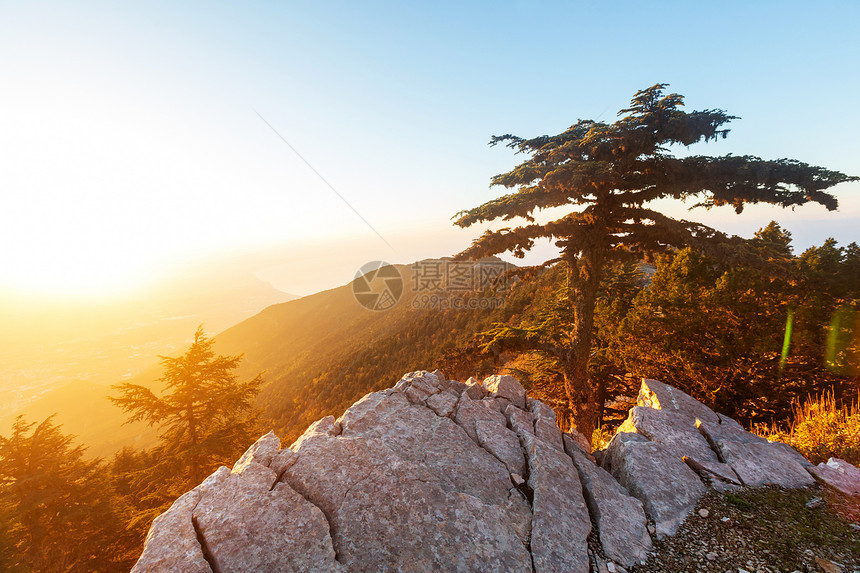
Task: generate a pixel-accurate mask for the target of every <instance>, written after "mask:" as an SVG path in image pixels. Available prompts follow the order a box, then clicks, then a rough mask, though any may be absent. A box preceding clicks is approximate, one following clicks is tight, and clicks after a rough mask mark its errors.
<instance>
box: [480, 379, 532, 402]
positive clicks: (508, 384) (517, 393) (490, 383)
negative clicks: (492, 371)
mask: <svg viewBox="0 0 860 573" xmlns="http://www.w3.org/2000/svg"><path fill="white" fill-rule="evenodd" d="M484 389H485V390H486V391H487V394H489V395H490V396H494V397H500V398H504V399H506V400H508V401H510V403H511V404H513V405H514V406H516V407H517V408H520V409H525V407H526V391H525V389H524V388H523V385H522V384H520V383H519V381H518V380H517V379H516V378H514V377H513V376H490V377H488V378H485V379H484Z"/></svg>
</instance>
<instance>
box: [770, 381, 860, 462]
mask: <svg viewBox="0 0 860 573" xmlns="http://www.w3.org/2000/svg"><path fill="white" fill-rule="evenodd" d="M756 433H757V434H759V435H761V436H764V437H766V438H768V439H770V440H779V441H781V442H785V443H786V444H788V445H790V446H791V447H793V448H794V449H796V450H797V451H798V452H800V453H801V454H803V455H804V456H805V457H806V458H807V459H808V460H809V461H811V462H812V463H814V464H817V463H820V462H826V461H827V460H828V459H829V458H831V457H835V458H842V459H843V460H846V461H848V462H850V463H852V464H854V465H860V395H858V400H857V401H854V402H851V403H847V404H845V405H843V406H841V407H840V406H839V405H838V404H837V403H836V399H835V398H834V396H833V393H832V392H825V393H824V394H822V395H821V396H811V397H809V398H808V399H807V400H806V402H804V403H803V405H801V404H800V402H799V401H797V402H795V404H794V420H793V421H792V423H791V425H790V426H789V427H788V429H787V430H786V429H785V428H779V427H776V426H771V427H759V428H756Z"/></svg>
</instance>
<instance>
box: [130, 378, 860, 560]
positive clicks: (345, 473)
mask: <svg viewBox="0 0 860 573" xmlns="http://www.w3.org/2000/svg"><path fill="white" fill-rule="evenodd" d="M621 430H622V431H619V433H617V434H616V435H615V437H614V438H613V440H612V441H611V442H610V444H609V446H608V447H607V449H606V450H605V451H602V452H595V453H594V456H592V454H591V452H590V445H589V443H588V440H586V439H585V438H584V437H583V436H580V435H576V434H564V433H562V432H561V430H560V429H559V428H558V426H557V424H556V420H555V413H554V412H553V410H552V408H550V407H549V406H547V405H546V404H544V403H542V402H540V401H538V400H535V399H532V398H529V397H528V396H527V395H526V392H525V390H524V389H523V387H522V386H521V385H520V384H519V382H518V381H517V380H516V379H515V378H513V377H511V376H491V377H489V378H487V379H486V380H484V381H483V383H481V382H478V381H477V380H475V379H470V380H469V381H467V383H465V384H464V383H461V382H456V381H449V380H446V379H445V377H444V375H442V373H441V372H439V371H436V372H426V371H417V372H412V373H409V374H407V375H405V376H404V377H403V378H402V379H401V380H400V381H398V382H397V383H396V384H395V385H394V386H393V387H392V388H389V389H387V390H383V391H381V392H373V393H371V394H368V395H366V396H365V397H364V398H362V399H361V400H359V401H358V402H356V403H355V404H353V405H352V406H351V407H350V408H349V409H347V411H346V412H344V414H343V415H342V416H341V417H340V418H338V419H335V418H334V417H333V416H327V417H325V418H323V419H321V420H319V421H317V422H315V423H314V424H312V425H311V426H310V427H308V429H307V430H306V431H305V433H304V434H302V436H300V437H299V438H298V439H297V440H296V441H295V442H294V443H293V444H292V445H291V446H290V447H282V445H281V443H280V440H279V439H278V438H277V437H276V436H275V435H274V434H273V433H271V432H270V433H269V434H266V435H265V436H263V437H262V438H260V439H259V440H258V441H257V442H256V443H255V444H253V445H252V446H251V447H250V448H249V449H248V451H247V452H245V454H244V455H243V456H241V458H240V459H239V460H238V461H237V462H236V463H235V464H234V465H233V468H232V469H230V468H226V467H222V468H219V469H218V470H217V471H216V472H215V473H213V474H212V475H211V476H209V477H208V478H207V479H206V480H205V481H204V482H203V483H202V484H200V485H199V486H197V487H196V488H195V489H193V490H192V491H190V492H188V493H186V494H185V495H183V496H182V497H180V498H179V499H177V500H176V502H175V503H174V504H173V505H172V506H171V507H170V509H168V510H167V511H166V512H165V513H164V514H162V515H161V516H159V517H158V518H157V519H156V520H155V521H154V522H153V524H152V526H151V529H150V532H149V535H148V536H147V539H146V543H145V546H144V550H143V553H142V555H141V557H140V559H139V560H138V562H137V564H136V565H135V567H134V569H133V571H134V573H142V572H153V573H155V572H162V571H163V572H168V571H169V572H174V571H179V572H189V573H197V572H200V573H208V572H213V573H227V572H234V571H236V572H246V571H247V572H252V571H260V572H263V571H331V572H339V571H342V572H352V571H356V572H358V571H416V572H422V571H462V572H467V571H482V572H483V571H500V572H501V571H505V572H507V571H514V572H519V571H522V572H536V573H545V572H546V573H550V572H562V571H564V572H582V573H585V572H587V571H592V570H601V571H602V570H604V569H606V570H622V568H630V567H635V564H636V563H642V562H644V561H645V560H646V558H647V556H648V555H649V554H650V551H651V550H652V547H653V543H652V539H651V535H650V534H649V531H651V532H653V533H654V534H655V535H656V537H657V538H659V539H663V538H666V537H667V536H671V535H673V534H674V533H675V531H677V530H678V528H679V527H680V526H681V525H682V523H684V522H685V519H687V517H688V515H689V514H690V513H691V512H692V510H693V509H694V508H695V506H696V503H697V501H698V500H699V499H700V498H702V496H704V495H705V494H706V492H707V491H708V490H709V489H715V490H717V491H725V490H732V491H735V490H740V489H742V488H743V487H749V486H759V485H768V484H777V485H781V486H783V487H797V486H804V485H809V484H810V483H813V481H812V480H813V477H812V475H810V474H814V475H816V477H818V479H820V480H822V481H827V480H830V481H831V482H833V483H837V482H838V484H839V485H841V486H842V488H843V490H850V491H852V492H856V491H858V489H857V486H856V484H857V483H858V481H857V480H858V478H860V470H857V468H854V467H853V466H850V464H849V465H845V463H844V462H842V461H841V460H838V461H834V462H832V463H830V464H829V465H828V466H826V467H825V466H824V465H822V466H818V467H812V466H811V464H809V463H808V462H806V460H804V459H803V457H802V456H800V454H798V453H797V452H795V451H794V450H792V449H791V448H789V447H788V446H786V445H784V444H775V443H770V442H768V441H767V440H764V439H762V438H759V437H757V436H753V435H752V434H749V433H747V432H746V431H744V430H743V428H742V427H741V426H740V424H738V423H737V422H735V421H734V420H732V419H731V418H728V417H726V416H722V415H720V414H717V413H715V412H713V411H712V410H710V409H709V408H707V407H706V406H705V405H704V404H701V403H700V402H698V401H696V400H694V399H693V398H692V397H690V396H688V395H686V394H684V393H683V392H681V391H679V390H678V389H676V388H673V387H672V386H669V385H668V384H663V383H661V382H657V381H654V380H644V381H643V383H642V390H641V392H640V394H639V398H638V402H637V407H635V408H633V409H632V410H631V412H630V416H629V417H628V419H627V421H626V422H625V423H624V426H622V428H621ZM595 458H597V459H599V460H601V465H600V466H599V465H597V464H596V463H595ZM601 466H602V467H601ZM649 522H650V525H649ZM595 544H596V545H595ZM590 545H591V547H590ZM597 554H599V555H600V556H599V557H598V556H597ZM604 558H606V559H609V560H610V561H608V562H605V561H604ZM595 568H597V569H595Z"/></svg>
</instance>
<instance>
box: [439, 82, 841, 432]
mask: <svg viewBox="0 0 860 573" xmlns="http://www.w3.org/2000/svg"><path fill="white" fill-rule="evenodd" d="M665 88H666V85H665V84H657V85H654V86H652V87H650V88H648V89H646V90H642V91H639V92H637V93H636V95H635V96H634V97H633V100H632V101H631V104H630V107H629V108H626V109H622V110H621V111H620V112H618V114H619V116H621V118H620V119H619V120H617V121H616V122H614V123H612V124H607V123H603V122H597V121H591V120H580V121H578V122H577V123H576V124H574V125H572V126H571V127H570V128H568V129H567V130H566V131H564V132H562V133H559V134H557V135H553V136H546V135H545V136H540V137H535V138H532V139H525V138H521V137H517V136H513V135H510V134H508V135H502V136H495V137H493V138H492V139H491V141H490V143H491V145H496V144H498V143H504V144H506V145H507V146H508V147H510V148H512V149H514V150H516V151H517V152H519V153H525V154H527V155H528V156H529V158H528V159H527V160H525V161H524V162H522V163H521V164H520V165H518V166H517V167H515V168H514V169H513V170H511V171H510V172H508V173H503V174H500V175H496V176H495V177H493V179H492V184H493V185H500V186H502V187H505V188H507V189H516V191H514V192H513V193H510V194H507V195H504V196H502V197H500V198H498V199H494V200H492V201H489V202H487V203H484V204H483V205H480V206H479V207H476V208H474V209H471V210H468V211H462V212H460V213H458V214H457V215H456V216H455V217H456V222H455V224H457V225H459V226H461V227H468V226H471V225H473V224H475V223H479V222H483V221H494V220H498V219H501V220H502V221H512V220H520V221H524V224H522V225H520V226H518V227H514V228H502V229H498V230H494V231H491V230H488V231H486V232H485V233H484V234H483V235H481V236H480V237H479V238H478V239H476V240H475V241H474V242H473V244H472V246H471V247H470V248H468V249H467V250H466V251H464V252H463V253H461V255H460V256H461V257H469V258H481V257H485V256H489V255H495V254H498V253H502V252H506V251H509V252H511V253H513V255H514V256H516V257H523V256H525V252H526V251H528V250H530V249H531V248H532V247H533V246H534V244H535V241H536V240H538V239H550V240H552V241H554V242H555V244H556V246H558V247H559V249H560V257H559V259H557V260H558V261H561V262H563V263H564V264H565V265H566V266H567V267H568V269H570V272H571V295H570V305H569V309H568V312H567V314H566V316H565V317H564V318H563V320H564V322H565V323H566V325H567V328H566V329H565V331H566V332H565V334H564V335H563V336H561V339H560V340H559V341H555V342H547V340H546V336H543V335H539V333H538V332H536V331H535V328H537V329H538V330H540V329H541V328H543V326H545V325H541V324H536V325H535V326H534V328H532V327H528V326H525V327H523V326H518V327H516V329H513V328H505V329H502V330H496V331H495V332H492V333H490V334H491V336H492V337H493V338H495V339H498V340H504V341H505V342H506V343H508V344H514V342H513V341H514V339H516V338H518V339H519V342H518V344H519V346H520V347H521V350H525V349H526V347H530V348H531V349H532V350H538V351H541V352H544V353H549V354H552V355H554V356H557V357H558V358H559V359H560V360H561V361H562V362H563V366H564V386H565V393H566V395H567V399H568V404H569V407H570V410H571V411H572V412H574V414H575V416H576V423H577V425H578V426H579V425H580V424H581V425H582V427H581V428H580V429H581V430H584V432H585V433H586V435H590V434H591V431H592V429H593V428H594V424H595V421H596V417H597V411H596V407H595V402H596V401H597V400H599V394H600V392H599V391H598V389H597V388H596V387H595V386H596V384H595V382H594V381H593V380H590V378H589V375H588V362H589V358H590V356H591V349H592V340H591V339H592V335H593V319H594V310H595V305H596V298H597V291H598V288H599V284H600V279H601V276H602V274H603V269H604V266H605V264H606V263H607V262H608V261H612V260H619V261H623V260H634V259H636V258H641V257H643V256H645V255H646V254H649V253H660V252H665V251H666V250H667V249H670V248H687V247H693V248H695V249H696V250H698V251H699V252H702V253H705V254H706V255H708V256H709V257H711V258H712V259H713V260H716V261H719V262H722V263H726V264H738V263H745V264H747V265H757V266H760V267H765V268H768V267H770V266H771V265H768V264H767V261H766V260H763V259H762V258H761V257H760V256H758V253H757V252H756V248H755V245H749V244H748V243H747V242H746V241H744V240H742V239H740V238H738V237H727V236H726V235H725V234H723V233H721V232H719V231H716V230H714V229H711V228H709V227H707V226H705V225H702V224H700V223H695V222H690V221H684V220H676V219H672V218H670V217H666V216H665V215H663V214H661V213H659V212H657V211H654V210H653V209H650V208H649V207H647V206H646V205H648V204H650V203H651V202H653V201H655V200H658V199H664V198H672V199H679V200H693V201H695V202H696V203H695V205H694V206H701V207H706V208H710V207H715V206H722V205H730V206H732V207H733V208H734V209H735V211H736V212H738V213H740V212H741V211H742V210H743V208H744V206H745V205H747V204H756V203H762V202H764V203H770V204H774V205H779V206H782V207H794V206H796V205H802V204H804V203H807V202H816V203H820V204H822V205H824V206H825V207H826V208H827V209H829V210H833V209H835V208H836V206H837V201H836V198H835V197H833V196H832V195H830V194H829V193H827V192H826V189H828V188H830V187H832V186H834V185H836V184H838V183H842V182H846V181H853V180H856V179H857V178H856V177H850V176H847V175H844V174H842V173H838V172H835V171H829V170H827V169H824V168H821V167H815V166H810V165H807V164H805V163H801V162H799V161H795V160H789V159H780V160H776V161H768V160H763V159H760V158H758V157H754V156H732V155H728V156H724V157H707V156H699V155H691V156H688V157H683V158H678V157H675V156H673V155H672V154H671V153H670V148H671V146H673V145H676V144H683V145H686V146H689V145H692V144H694V143H698V142H708V141H713V140H715V139H718V138H721V137H723V138H724V137H726V135H727V134H728V129H726V128H725V127H724V126H725V124H727V123H729V122H730V121H731V120H733V119H736V118H735V117H734V116H730V115H728V114H727V113H725V112H724V111H722V110H704V111H693V112H685V111H683V110H682V109H681V108H682V107H683V98H682V97H681V96H680V95H678V94H668V95H664V92H663V90H664V89H665ZM552 207H573V208H574V209H573V210H570V211H569V212H567V214H565V215H564V216H562V217H560V218H558V219H555V220H552V221H549V222H546V223H538V222H537V221H536V218H535V213H536V212H537V211H540V210H542V209H548V208H552ZM771 270H775V269H771Z"/></svg>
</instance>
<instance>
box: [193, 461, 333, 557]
mask: <svg viewBox="0 0 860 573" xmlns="http://www.w3.org/2000/svg"><path fill="white" fill-rule="evenodd" d="M277 478H278V476H277V474H276V473H275V472H274V471H273V470H272V469H270V468H268V467H266V466H264V465H261V464H258V463H251V464H248V465H246V466H244V467H243V468H242V471H241V472H239V473H231V474H230V475H228V476H227V477H226V478H225V479H224V480H223V481H222V482H221V483H220V484H219V485H218V487H217V488H212V489H211V490H210V491H208V492H207V493H206V494H205V495H203V496H202V497H201V500H200V503H198V504H197V506H196V507H195V508H194V512H193V519H194V521H195V523H196V526H197V530H198V531H199V533H200V537H201V539H202V540H204V542H205V547H206V548H207V552H208V555H209V562H210V564H211V566H212V569H213V570H214V571H249V572H250V571H259V572H260V573H264V572H266V571H309V572H310V571H315V572H319V573H323V572H329V571H331V572H334V571H340V570H341V567H340V564H339V563H338V562H337V561H335V553H334V548H333V546H332V539H331V536H330V535H329V526H328V522H327V521H326V518H325V515H323V513H322V511H320V510H319V508H317V507H316V506H314V505H313V504H311V503H309V502H308V501H307V500H305V499H304V498H303V497H302V496H300V495H299V494H298V493H296V492H295V491H293V489H292V488H290V486H288V485H287V484H285V483H277V484H276V483H275V481H276V480H277Z"/></svg>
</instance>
